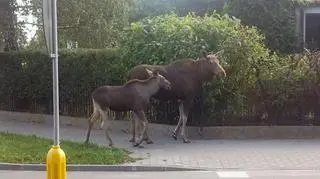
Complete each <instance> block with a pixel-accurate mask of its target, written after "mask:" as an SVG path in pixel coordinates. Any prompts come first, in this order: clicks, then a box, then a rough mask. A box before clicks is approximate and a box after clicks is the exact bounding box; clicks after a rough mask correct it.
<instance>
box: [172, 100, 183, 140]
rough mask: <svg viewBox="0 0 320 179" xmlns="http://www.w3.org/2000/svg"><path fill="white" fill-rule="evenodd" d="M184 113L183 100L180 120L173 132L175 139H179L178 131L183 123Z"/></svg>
mask: <svg viewBox="0 0 320 179" xmlns="http://www.w3.org/2000/svg"><path fill="white" fill-rule="evenodd" d="M182 115H183V102H181V103H180V105H179V121H178V124H177V126H176V128H175V129H174V131H173V134H172V137H173V138H174V140H177V133H178V131H179V129H180V127H181V125H182Z"/></svg>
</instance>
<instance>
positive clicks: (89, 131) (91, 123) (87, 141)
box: [85, 120, 93, 143]
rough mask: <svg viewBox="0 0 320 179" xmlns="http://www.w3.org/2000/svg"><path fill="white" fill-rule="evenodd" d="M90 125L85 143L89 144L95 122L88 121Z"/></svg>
mask: <svg viewBox="0 0 320 179" xmlns="http://www.w3.org/2000/svg"><path fill="white" fill-rule="evenodd" d="M88 124H89V127H88V131H87V136H86V140H85V143H89V138H90V133H91V129H92V125H93V122H92V121H91V120H88Z"/></svg>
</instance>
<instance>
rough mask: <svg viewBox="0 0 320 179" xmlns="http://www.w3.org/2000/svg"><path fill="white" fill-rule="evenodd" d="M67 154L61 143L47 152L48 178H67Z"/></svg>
mask: <svg viewBox="0 0 320 179" xmlns="http://www.w3.org/2000/svg"><path fill="white" fill-rule="evenodd" d="M66 174H67V165H66V155H65V153H64V151H63V150H62V149H61V148H60V146H59V145H55V146H52V148H51V149H50V150H49V152H48V154H47V179H66Z"/></svg>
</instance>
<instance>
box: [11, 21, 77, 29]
mask: <svg viewBox="0 0 320 179" xmlns="http://www.w3.org/2000/svg"><path fill="white" fill-rule="evenodd" d="M16 24H28V25H33V26H39V27H42V26H43V24H38V23H31V22H18V23H16ZM79 27H80V25H79V24H75V25H58V29H74V28H79Z"/></svg>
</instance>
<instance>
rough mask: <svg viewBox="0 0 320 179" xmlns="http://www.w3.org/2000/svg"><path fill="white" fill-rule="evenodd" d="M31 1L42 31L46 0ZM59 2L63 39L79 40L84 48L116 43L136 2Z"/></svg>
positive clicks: (125, 0)
mask: <svg viewBox="0 0 320 179" xmlns="http://www.w3.org/2000/svg"><path fill="white" fill-rule="evenodd" d="M29 3H30V9H31V11H32V12H31V13H32V14H33V15H34V16H35V17H36V19H37V25H38V26H39V29H40V31H42V26H41V24H42V18H41V17H42V11H41V7H42V1H41V0H30V2H29ZM57 3H58V4H57V8H58V10H57V11H58V28H59V29H58V33H59V42H60V43H61V44H63V45H64V46H65V45H66V43H67V42H68V41H76V42H77V43H78V44H79V47H81V48H104V47H113V46H115V45H116V44H117V39H118V37H119V30H120V29H122V28H123V27H124V26H126V25H127V23H128V17H129V9H130V7H131V5H132V1H131V0H59V1H58V2H57ZM41 34H43V33H41V32H39V33H38V35H37V37H36V38H38V37H40V35H41ZM38 40H41V38H39V39H38ZM39 43H41V42H39Z"/></svg>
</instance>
